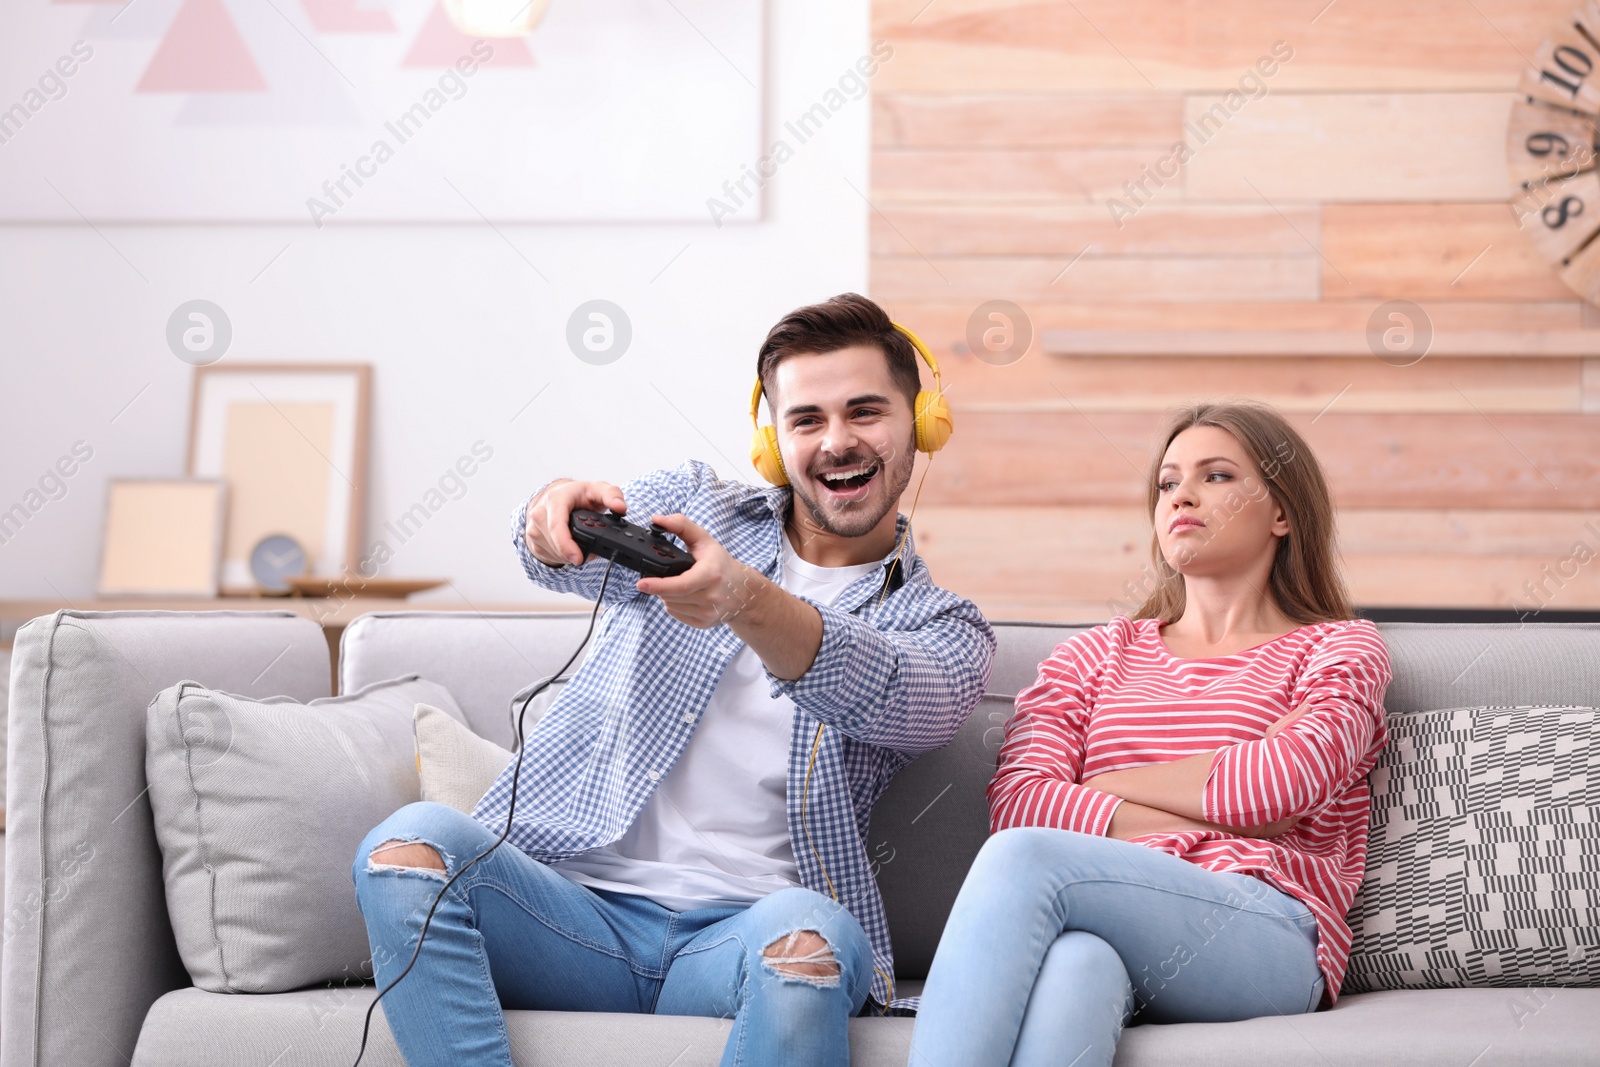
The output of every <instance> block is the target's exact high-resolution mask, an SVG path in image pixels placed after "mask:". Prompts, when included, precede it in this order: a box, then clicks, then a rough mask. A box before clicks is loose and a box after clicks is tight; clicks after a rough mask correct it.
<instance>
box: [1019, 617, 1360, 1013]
mask: <svg viewBox="0 0 1600 1067" xmlns="http://www.w3.org/2000/svg"><path fill="white" fill-rule="evenodd" d="M1389 679H1390V670H1389V653H1388V650H1387V648H1386V647H1385V646H1384V643H1383V640H1382V638H1380V637H1379V636H1378V631H1377V628H1376V627H1375V626H1373V625H1372V623H1370V622H1367V621H1364V620H1354V621H1349V622H1328V623H1315V624H1312V625H1308V626H1302V627H1300V628H1298V629H1296V630H1293V631H1291V632H1290V633H1287V634H1285V635H1284V636H1282V637H1280V638H1277V639H1276V640H1273V641H1269V642H1267V643H1266V644H1263V645H1257V646H1255V647H1253V648H1249V649H1246V650H1244V651H1243V652H1236V653H1234V654H1233V655H1231V656H1216V657H1209V658H1205V659H1179V658H1177V657H1176V656H1174V655H1173V654H1172V653H1171V652H1170V651H1168V649H1167V646H1166V644H1165V643H1164V642H1163V641H1162V639H1161V624H1160V623H1158V622H1157V621H1156V620H1154V619H1141V620H1139V621H1137V622H1135V621H1132V620H1129V619H1127V618H1124V617H1122V616H1118V617H1117V618H1114V619H1112V620H1111V621H1110V622H1109V623H1107V624H1105V625H1104V626H1097V627H1095V628H1094V629H1092V630H1087V631H1085V632H1083V633H1080V634H1075V635H1073V636H1072V637H1071V638H1070V639H1068V640H1066V641H1064V642H1062V643H1061V644H1060V645H1058V646H1057V647H1056V649H1055V651H1054V652H1053V653H1051V655H1050V656H1049V658H1048V659H1046V660H1045V661H1044V662H1043V663H1041V664H1040V665H1039V676H1038V678H1037V679H1036V680H1035V682H1034V683H1033V685H1031V686H1029V687H1028V688H1027V689H1024V690H1023V691H1022V692H1020V693H1018V694H1017V700H1016V713H1015V715H1014V716H1013V717H1012V719H1011V721H1010V723H1009V724H1007V726H1006V734H1005V741H1004V743H1003V744H1002V746H1001V748H1000V756H999V769H998V770H997V771H996V772H995V776H994V779H993V780H992V781H991V782H990V783H989V790H988V796H989V826H990V830H991V832H998V831H1000V830H1003V829H1006V828H1008V827H1013V826H1053V827H1057V828H1059V829H1063V830H1076V831H1079V832H1081V833H1086V834H1098V835H1102V836H1103V835H1104V834H1105V833H1106V830H1107V828H1108V827H1109V826H1110V824H1111V815H1112V812H1113V811H1115V810H1116V806H1117V805H1118V804H1120V803H1122V801H1121V800H1120V799H1119V798H1117V797H1114V796H1112V795H1110V794H1109V793H1102V792H1100V791H1098V790H1096V789H1091V788H1088V787H1085V786H1083V785H1081V784H1079V783H1081V782H1082V781H1084V780H1085V779H1086V778H1092V777H1093V776H1095V775H1097V774H1101V773H1104V772H1106V771H1116V770H1124V769H1127V768H1130V767H1143V766H1147V765H1149V764H1153V763H1165V762H1168V761H1171V760H1176V759H1181V758H1183V757H1184V756H1191V755H1194V754H1196V753H1199V752H1206V751H1209V750H1213V749H1214V750H1216V756H1215V757H1214V758H1213V760H1212V763H1211V772H1210V775H1209V777H1208V778H1207V780H1206V785H1205V793H1204V799H1203V811H1204V814H1205V819H1206V821H1207V822H1215V823H1219V824H1223V825H1226V826H1235V827H1250V826H1260V825H1264V824H1266V823H1271V822H1276V821H1277V820H1279V819H1282V818H1285V817H1287V816H1290V815H1301V816H1303V817H1302V818H1301V819H1300V821H1299V822H1298V823H1297V824H1296V825H1295V826H1294V828H1293V829H1291V830H1290V831H1289V832H1288V833H1286V834H1283V835H1281V836H1279V837H1276V838H1271V839H1262V840H1257V839H1253V838H1247V837H1241V836H1239V835H1237V834H1231V833H1225V832H1220V831H1217V832H1202V831H1186V832H1174V833H1159V834H1144V835H1141V836H1139V837H1135V838H1133V839H1132V840H1133V841H1135V842H1137V843H1138V844H1141V845H1146V846H1148V847H1150V848H1156V849H1160V850H1162V851H1163V852H1168V853H1171V854H1172V855H1174V856H1177V857H1179V858H1181V859H1185V860H1188V861H1189V862H1191V863H1195V864H1198V865H1200V866H1201V867H1204V868H1206V869H1208V870H1214V871H1236V872H1240V873H1244V874H1249V875H1253V876H1254V877H1257V878H1260V879H1261V880H1263V881H1264V882H1266V883H1267V884H1269V885H1272V886H1274V887H1276V888H1277V889H1280V890H1282V891H1283V892H1285V893H1288V894H1289V895H1290V896H1292V897H1295V898H1296V899H1298V900H1300V901H1301V902H1303V903H1304V904H1305V905H1306V907H1308V908H1309V909H1310V910H1311V912H1312V914H1313V915H1315V916H1316V920H1317V930H1318V935H1319V944H1318V948H1317V962H1318V965H1319V966H1320V968H1321V970H1322V973H1323V975H1324V976H1325V978H1326V980H1327V982H1326V984H1327V1000H1328V1003H1330V1004H1331V1003H1333V1002H1334V1001H1335V1000H1336V999H1337V998H1338V994H1339V986H1340V983H1341V982H1342V980H1343V978H1344V972H1345V967H1346V964H1347V962H1348V960H1349V956H1350V927H1349V926H1348V925H1347V924H1346V923H1345V921H1344V917H1345V914H1346V913H1347V912H1348V911H1349V910H1350V903H1351V901H1352V900H1353V899H1354V898H1355V894H1356V890H1357V888H1359V887H1360V885H1361V875H1362V870H1363V868H1364V866H1365V863H1366V856H1367V826H1368V818H1369V814H1370V801H1371V795H1370V792H1369V790H1368V788H1367V781H1366V776H1367V772H1368V771H1369V770H1371V769H1372V765H1373V763H1374V762H1376V760H1377V757H1378V752H1379V750H1381V749H1382V748H1383V743H1384V741H1385V739H1386V737H1387V731H1386V730H1385V727H1384V720H1383V693H1384V689H1385V688H1386V687H1387V686H1388V684H1389ZM1307 703H1309V705H1310V709H1309V710H1308V711H1307V712H1306V714H1304V715H1302V716H1301V717H1300V718H1299V719H1297V720H1295V721H1294V722H1293V723H1291V724H1290V725H1289V726H1287V727H1285V728H1284V729H1283V730H1280V731H1279V732H1278V733H1277V734H1275V735H1274V736H1273V737H1272V738H1271V739H1270V740H1268V739H1266V738H1265V737H1264V735H1265V733H1266V729H1267V727H1268V726H1271V725H1272V724H1273V723H1274V722H1276V721H1277V720H1278V719H1280V718H1282V717H1283V716H1284V715H1286V714H1288V713H1289V712H1290V711H1292V710H1293V709H1295V708H1297V707H1299V706H1300V705H1302V704H1307Z"/></svg>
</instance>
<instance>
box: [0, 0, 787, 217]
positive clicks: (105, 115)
mask: <svg viewBox="0 0 1600 1067" xmlns="http://www.w3.org/2000/svg"><path fill="white" fill-rule="evenodd" d="M763 9H764V5H763V4H760V3H726V2H723V0H606V2H605V3H599V4H597V3H591V2H588V0H550V2H549V4H548V7H547V9H546V11H545V13H544V15H543V17H542V18H541V19H539V20H538V22H537V24H536V25H534V26H533V27H532V28H531V30H529V31H528V32H527V33H526V34H525V35H523V36H513V37H486V38H474V37H471V36H466V35H464V34H463V33H461V32H460V31H458V29H457V28H456V25H455V24H454V23H453V22H452V21H451V18H450V17H449V15H448V14H447V10H446V7H445V6H444V0H13V2H9V3H7V4H5V5H4V6H3V7H0V70H4V71H7V72H9V74H10V77H9V78H7V79H6V85H5V86H4V88H3V89H0V93H3V94H6V95H5V96H4V97H0V221H6V222H12V221H29V222H33V221H40V222H44V221H61V222H81V221H83V220H85V219H87V220H89V221H90V222H93V223H98V222H102V221H104V222H119V221H127V222H298V223H309V224H311V225H312V226H314V227H317V228H321V227H324V226H329V225H341V224H347V223H352V222H392V221H419V222H430V221H437V222H474V223H480V222H482V221H483V220H484V219H489V220H492V221H496V222H499V221H504V222H560V221H574V222H588V221H597V222H609V221H710V220H712V216H710V215H709V214H708V208H707V202H708V200H710V199H712V198H720V197H724V192H723V190H724V187H725V185H727V184H728V183H729V182H730V181H734V182H737V181H739V180H740V179H741V178H742V177H744V176H745V175H747V174H749V173H750V171H751V167H753V166H754V165H755V163H756V161H757V160H758V159H759V158H760V157H761V155H762V151H763V148H762V143H761V134H762V116H763V87H764V85H765V78H764V71H763V55H764V49H763V45H762V39H763V32H764V26H763ZM761 184H762V183H759V182H752V181H746V182H745V195H744V196H742V197H741V198H740V200H741V203H740V204H739V205H738V207H739V210H738V211H737V213H735V214H733V215H731V220H732V221H747V220H754V219H758V218H760V211H761V208H760V196H761V189H760V185H761ZM715 221H718V222H720V221H721V219H715Z"/></svg>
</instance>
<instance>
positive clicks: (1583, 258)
mask: <svg viewBox="0 0 1600 1067" xmlns="http://www.w3.org/2000/svg"><path fill="white" fill-rule="evenodd" d="M1518 90H1519V92H1521V93H1522V94H1523V98H1522V99H1520V100H1517V101H1516V102H1515V103H1513V104H1512V105H1511V121H1510V124H1509V125H1508V127H1507V130H1506V167H1507V169H1508V170H1509V171H1510V174H1511V180H1512V181H1513V182H1514V183H1515V184H1516V187H1517V188H1516V191H1515V193H1514V194H1513V196H1512V200H1511V209H1512V211H1513V212H1515V213H1516V216H1517V220H1518V222H1519V223H1520V224H1521V227H1522V229H1523V231H1524V232H1525V233H1527V234H1529V236H1530V237H1531V238H1532V239H1533V243H1534V246H1535V247H1536V248H1538V249H1539V251H1540V252H1541V253H1542V254H1543V255H1544V256H1545V257H1546V258H1547V259H1549V260H1550V261H1551V262H1552V263H1553V264H1555V265H1556V267H1557V269H1558V270H1560V272H1561V280H1562V281H1563V282H1565V283H1566V284H1567V286H1568V288H1570V289H1572V291H1573V292H1575V293H1577V294H1578V295H1579V296H1581V297H1583V298H1584V299H1585V300H1587V301H1589V302H1590V303H1592V304H1600V240H1596V239H1595V238H1596V235H1600V171H1597V170H1596V167H1595V162H1596V158H1595V141H1596V128H1595V124H1596V123H1597V122H1600V3H1589V4H1586V5H1584V6H1583V7H1581V8H1579V9H1578V10H1577V11H1575V12H1573V14H1572V17H1571V18H1570V19H1569V20H1568V21H1567V22H1566V23H1565V24H1564V25H1562V26H1560V27H1558V28H1557V30H1556V32H1555V33H1554V34H1553V35H1552V36H1551V37H1549V38H1548V39H1546V40H1545V42H1544V43H1543V44H1541V45H1540V46H1539V51H1538V52H1537V53H1535V55H1534V65H1533V66H1532V67H1529V68H1526V69H1524V70H1523V73H1522V81H1521V84H1520V85H1519V86H1518Z"/></svg>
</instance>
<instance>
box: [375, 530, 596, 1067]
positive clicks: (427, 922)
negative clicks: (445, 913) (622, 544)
mask: <svg viewBox="0 0 1600 1067" xmlns="http://www.w3.org/2000/svg"><path fill="white" fill-rule="evenodd" d="M615 564H616V561H615V560H607V561H606V570H605V575H604V577H602V578H601V579H600V592H599V593H598V594H597V595H596V596H595V598H594V610H593V611H591V612H590V613H589V628H588V629H587V630H585V631H584V634H583V640H582V641H579V642H578V647H577V648H575V649H574V650H573V652H572V655H571V656H570V657H569V658H568V659H567V662H566V663H564V664H562V665H561V668H560V669H559V670H557V671H556V672H555V673H554V674H552V675H551V676H550V677H549V678H546V679H545V680H544V681H542V682H540V683H539V684H538V685H536V686H534V687H533V689H532V691H530V692H529V693H528V695H527V697H526V698H524V700H523V701H522V707H521V708H520V709H519V710H518V712H517V752H516V759H517V765H516V767H515V769H513V770H512V772H511V803H510V805H509V806H508V807H507V809H506V827H505V829H504V830H502V831H500V837H499V839H498V840H496V841H495V843H494V844H492V845H490V846H489V847H488V848H486V849H484V850H483V851H482V852H480V853H478V855H476V856H474V857H473V858H472V859H471V860H469V861H468V862H467V863H466V864H465V865H463V866H462V868H461V869H460V870H459V871H457V872H456V873H455V874H453V875H451V876H450V878H449V880H448V881H446V882H445V884H444V887H443V888H442V889H440V890H439V895H438V896H436V897H434V898H433V905H432V906H431V907H429V908H428V917H427V918H426V919H424V920H423V921H422V932H421V933H420V934H418V935H417V947H416V948H415V949H414V950H413V951H412V953H411V959H410V961H409V962H408V963H407V964H406V966H405V970H403V971H401V972H400V973H399V974H398V975H396V976H395V979H394V981H392V982H390V983H389V984H388V985H386V986H384V987H383V989H382V990H380V991H379V993H378V995H377V996H375V997H373V998H372V1003H371V1004H368V1005H367V1014H366V1018H365V1019H364V1020H363V1021H362V1023H361V1047H360V1049H358V1050H357V1051H356V1059H355V1063H354V1064H352V1065H351V1067H360V1063H361V1057H362V1056H364V1055H366V1052H367V1037H368V1035H369V1033H370V1031H371V1029H372V1012H373V1010H374V1009H376V1008H377V1006H378V1001H380V1000H382V999H383V997H384V994H386V993H388V992H389V990H391V989H393V988H394V987H395V986H397V985H399V984H400V980H401V979H402V978H404V977H405V976H406V975H408V974H410V973H411V968H412V967H413V966H415V964H416V962H417V957H418V956H420V955H421V954H422V939H423V938H425V937H427V936H428V927H429V926H431V925H432V924H433V913H434V912H435V911H437V910H439V902H440V901H442V900H443V899H444V895H445V893H447V892H449V890H450V887H451V886H453V885H455V884H456V880H457V879H458V878H460V877H461V876H462V875H463V874H466V873H467V872H468V871H469V870H471V869H472V866H473V864H475V863H477V862H478V861H479V860H481V859H484V858H486V857H487V856H488V855H489V853H491V852H493V851H494V850H495V849H497V848H499V847H500V846H501V845H502V844H504V843H505V840H506V838H508V837H510V836H511V825H512V820H513V819H514V818H515V817H516V814H517V782H518V780H519V779H520V778H521V777H522V757H523V755H524V753H523V751H522V739H523V732H522V726H523V719H524V717H525V716H526V715H527V713H528V705H529V704H530V703H531V702H532V701H533V698H534V697H536V696H538V695H539V694H540V693H542V692H544V690H545V689H547V688H549V686H550V684H551V683H552V682H554V681H555V680H556V679H557V678H560V677H561V676H562V675H563V674H566V673H567V669H568V668H569V667H571V666H572V665H573V664H574V663H575V662H577V659H578V656H579V655H580V654H581V653H582V652H583V650H584V648H585V647H586V646H587V645H588V644H589V638H590V637H591V636H593V634H594V624H595V620H596V619H597V618H598V617H599V615H600V602H601V601H602V600H604V599H605V595H606V585H607V583H609V582H610V581H611V568H612V567H613V566H614V565H615ZM373 973H374V974H376V973H377V965H376V964H374V965H373Z"/></svg>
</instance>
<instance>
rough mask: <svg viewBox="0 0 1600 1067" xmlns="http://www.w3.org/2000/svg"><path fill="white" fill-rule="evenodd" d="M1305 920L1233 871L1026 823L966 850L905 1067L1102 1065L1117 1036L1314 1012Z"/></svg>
mask: <svg viewBox="0 0 1600 1067" xmlns="http://www.w3.org/2000/svg"><path fill="white" fill-rule="evenodd" d="M1322 990H1323V977H1322V974H1321V973H1320V972H1319V971H1318V969H1317V926H1316V920H1315V919H1314V918H1313V916H1312V914H1311V912H1310V910H1309V909H1308V908H1307V907H1306V906H1305V905H1304V904H1302V903H1300V902H1299V901H1298V900H1296V899H1294V898H1293V897H1291V896H1289V895H1288V894H1286V893H1282V892H1279V891H1278V890H1277V889H1274V888H1273V887H1272V886H1269V885H1267V884H1266V883H1265V882H1263V881H1261V880H1260V879H1258V878H1254V877H1251V876H1250V875H1245V874H1231V873H1219V872H1216V871H1208V870H1205V869H1204V868H1201V867H1197V866H1195V865H1194V864H1192V863H1190V862H1188V861H1187V860H1181V859H1179V858H1177V857H1176V856H1172V855H1169V854H1168V853H1165V852H1159V851H1157V850H1155V849H1153V848H1146V847H1145V846H1143V845H1138V844H1132V843H1129V842H1127V841H1116V840H1113V839H1110V838H1104V837H1094V836H1091V835H1089V834H1080V833H1074V832H1073V831H1070V830H1053V829H1049V828H1045V827H1026V828H1019V829H1011V830H1002V831H1001V832H1000V833H998V834H995V835H994V836H993V837H991V838H990V839H989V840H988V841H987V842H986V843H985V844H984V846H983V848H982V849H981V850H980V851H979V853H978V858H977V859H976V860H975V861H974V862H973V865H972V870H971V871H970V872H969V873H968V874H967V880H966V882H965V883H964V884H963V885H962V887H961V893H960V895H958V896H957V898H956V903H955V907H954V909H953V910H952V911H951V913H950V921H949V923H948V925H946V926H945V929H944V936H943V937H942V938H941V939H940V941H939V948H938V951H937V952H936V953H935V954H934V958H933V966H932V968H931V969H930V970H929V973H928V982H927V986H926V988H925V990H924V992H923V997H922V1007H921V1009H920V1010H919V1011H918V1013H917V1026H916V1032H915V1034H914V1036H913V1038H912V1043H911V1057H910V1064H911V1067H947V1065H948V1067H990V1065H993V1067H1004V1065H1006V1064H1011V1065H1012V1067H1041V1065H1044V1064H1051V1065H1054V1067H1064V1065H1066V1064H1072V1065H1073V1067H1093V1065H1097V1064H1098V1065H1109V1064H1110V1063H1111V1059H1112V1056H1113V1055H1114V1054H1115V1052H1116V1048H1117V1039H1118V1037H1120V1036H1121V1033H1122V1028H1123V1027H1124V1026H1126V1025H1127V1024H1128V1023H1129V1021H1130V1019H1134V1018H1135V1016H1137V1021H1138V1022H1153V1023H1175V1022H1223V1021H1232V1020H1236V1019H1251V1018H1255V1017H1257V1016H1261V1015H1295V1014H1299V1013H1301V1012H1308V1011H1314V1010H1316V1008H1317V1005H1318V1003H1319V1002H1320V1001H1321V1000H1322Z"/></svg>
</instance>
